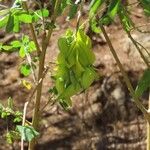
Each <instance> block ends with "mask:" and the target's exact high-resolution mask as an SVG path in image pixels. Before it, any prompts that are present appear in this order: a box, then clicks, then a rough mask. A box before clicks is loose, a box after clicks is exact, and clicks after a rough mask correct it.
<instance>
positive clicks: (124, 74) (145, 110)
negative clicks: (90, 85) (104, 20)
mask: <svg viewBox="0 0 150 150" xmlns="http://www.w3.org/2000/svg"><path fill="white" fill-rule="evenodd" d="M100 28H101V31H102V32H103V34H104V37H105V39H106V41H107V44H108V46H109V49H110V51H111V53H112V55H113V57H114V59H115V61H116V62H117V65H118V67H119V69H120V71H121V73H122V75H123V77H124V80H125V83H126V85H127V87H128V90H129V92H130V93H131V96H132V97H133V98H134V102H135V103H136V105H137V107H138V108H139V109H140V110H141V111H142V113H143V114H144V116H145V118H146V119H147V120H150V116H149V114H148V111H147V109H146V108H145V107H144V106H143V104H142V103H141V102H140V100H139V99H138V98H137V97H136V95H135V92H134V89H133V87H132V85H131V82H130V80H129V77H128V75H127V74H126V72H125V70H124V68H123V66H122V64H121V62H120V60H119V58H118V56H117V54H116V51H115V49H114V47H113V46H112V43H111V41H110V39H109V37H108V35H107V33H106V31H105V28H104V27H103V25H102V24H100Z"/></svg>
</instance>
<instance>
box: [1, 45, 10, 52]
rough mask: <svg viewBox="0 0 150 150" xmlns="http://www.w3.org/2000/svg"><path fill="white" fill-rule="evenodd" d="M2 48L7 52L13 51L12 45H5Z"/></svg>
mask: <svg viewBox="0 0 150 150" xmlns="http://www.w3.org/2000/svg"><path fill="white" fill-rule="evenodd" d="M2 48H3V50H4V51H5V52H11V51H12V46H10V45H3V46H2Z"/></svg>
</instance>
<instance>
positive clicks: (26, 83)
mask: <svg viewBox="0 0 150 150" xmlns="http://www.w3.org/2000/svg"><path fill="white" fill-rule="evenodd" d="M22 84H23V86H24V87H25V88H26V89H28V90H31V88H32V84H31V83H30V82H29V81H27V80H22Z"/></svg>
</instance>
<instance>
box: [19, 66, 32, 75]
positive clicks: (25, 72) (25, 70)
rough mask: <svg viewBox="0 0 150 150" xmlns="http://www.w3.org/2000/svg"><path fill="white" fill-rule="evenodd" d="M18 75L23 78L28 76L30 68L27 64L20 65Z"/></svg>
mask: <svg viewBox="0 0 150 150" xmlns="http://www.w3.org/2000/svg"><path fill="white" fill-rule="evenodd" d="M20 73H21V74H23V75H24V76H28V75H30V73H31V67H30V65H29V64H22V65H21V68H20Z"/></svg>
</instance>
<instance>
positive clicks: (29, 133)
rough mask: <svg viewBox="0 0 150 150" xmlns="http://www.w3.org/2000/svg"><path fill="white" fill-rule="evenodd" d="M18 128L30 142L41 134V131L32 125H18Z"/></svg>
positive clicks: (25, 139)
mask: <svg viewBox="0 0 150 150" xmlns="http://www.w3.org/2000/svg"><path fill="white" fill-rule="evenodd" d="M16 129H17V130H18V131H19V133H20V135H21V137H22V138H23V140H24V141H27V142H30V141H31V140H32V139H34V138H35V137H37V136H38V135H39V133H38V132H37V131H36V130H35V129H34V128H33V127H31V126H20V125H17V126H16Z"/></svg>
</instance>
